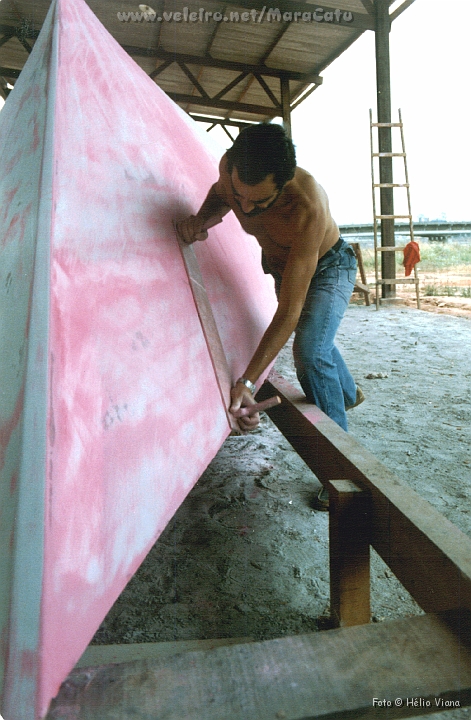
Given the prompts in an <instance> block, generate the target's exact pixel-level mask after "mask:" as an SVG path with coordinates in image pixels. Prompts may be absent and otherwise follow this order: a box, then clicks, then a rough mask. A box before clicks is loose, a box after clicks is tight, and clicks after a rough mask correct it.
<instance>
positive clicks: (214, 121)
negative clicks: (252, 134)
mask: <svg viewBox="0 0 471 720" xmlns="http://www.w3.org/2000/svg"><path fill="white" fill-rule="evenodd" d="M189 115H190V117H191V118H193V120H196V121H197V122H204V123H208V124H209V125H213V126H214V125H230V126H233V127H237V128H239V130H241V129H242V128H245V127H250V126H251V125H256V124H257V123H255V122H248V121H245V120H231V119H230V118H216V117H211V116H210V115H198V114H197V113H189Z"/></svg>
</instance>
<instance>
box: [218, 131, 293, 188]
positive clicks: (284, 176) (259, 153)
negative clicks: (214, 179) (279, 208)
mask: <svg viewBox="0 0 471 720" xmlns="http://www.w3.org/2000/svg"><path fill="white" fill-rule="evenodd" d="M226 157H227V169H228V171H229V174H230V173H232V170H233V168H234V167H235V168H237V173H238V175H239V179H240V180H241V182H243V183H244V185H258V183H260V182H262V180H265V178H266V177H267V175H271V174H273V181H274V183H275V185H276V187H277V188H278V190H281V189H282V187H283V186H284V185H285V184H286V183H287V182H288V181H289V180H291V179H292V178H293V177H294V173H295V170H296V152H295V149H294V145H293V143H292V142H291V140H290V138H289V137H288V136H287V134H286V132H285V130H284V129H283V128H282V127H281V125H276V124H271V123H260V125H250V126H249V127H246V128H244V129H243V130H242V131H241V132H240V133H239V135H238V136H237V138H236V139H235V142H234V144H233V146H232V147H231V148H230V149H229V150H228V151H227V153H226Z"/></svg>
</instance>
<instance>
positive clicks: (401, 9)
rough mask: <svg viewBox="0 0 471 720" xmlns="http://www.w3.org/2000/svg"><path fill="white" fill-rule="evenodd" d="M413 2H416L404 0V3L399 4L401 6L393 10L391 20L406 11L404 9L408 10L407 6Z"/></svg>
mask: <svg viewBox="0 0 471 720" xmlns="http://www.w3.org/2000/svg"><path fill="white" fill-rule="evenodd" d="M413 2H414V0H404V2H403V3H402V5H399V7H397V8H396V9H395V10H393V12H392V13H391V15H390V16H389V17H390V20H391V22H392V21H393V20H395V19H396V18H397V17H399V15H401V14H402V13H403V12H404V10H407V8H408V7H410V6H411V5H412V3H413Z"/></svg>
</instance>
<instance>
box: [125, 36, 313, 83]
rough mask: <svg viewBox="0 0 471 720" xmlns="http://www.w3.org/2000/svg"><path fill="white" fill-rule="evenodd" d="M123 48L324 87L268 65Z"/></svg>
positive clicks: (310, 76) (306, 76) (133, 53)
mask: <svg viewBox="0 0 471 720" xmlns="http://www.w3.org/2000/svg"><path fill="white" fill-rule="evenodd" d="M122 48H123V49H124V50H126V52H127V53H128V54H129V55H131V56H136V57H157V58H160V60H172V61H173V62H177V63H180V62H183V63H186V64H188V65H204V66H205V67H214V68H221V69H223V70H233V71H234V72H246V73H247V74H252V73H258V74H259V75H268V76H269V77H277V78H279V77H281V76H282V75H283V76H285V77H287V78H289V80H297V81H298V82H306V83H311V82H314V83H316V84H317V85H322V78H321V77H320V76H319V75H317V74H314V73H301V72H293V71H290V70H283V69H281V68H272V67H267V66H266V65H249V64H246V63H242V62H233V61H231V60H218V59H217V58H213V57H211V56H209V55H206V56H204V57H201V55H186V54H180V53H175V52H170V51H168V50H161V49H160V48H159V49H157V48H140V47H135V46H133V45H122Z"/></svg>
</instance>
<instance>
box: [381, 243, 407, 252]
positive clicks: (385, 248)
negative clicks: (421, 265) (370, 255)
mask: <svg viewBox="0 0 471 720" xmlns="http://www.w3.org/2000/svg"><path fill="white" fill-rule="evenodd" d="M404 247H405V246H404V245H401V247H399V246H398V245H395V246H393V245H391V246H390V247H377V248H376V252H391V251H394V252H397V251H399V250H404Z"/></svg>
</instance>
